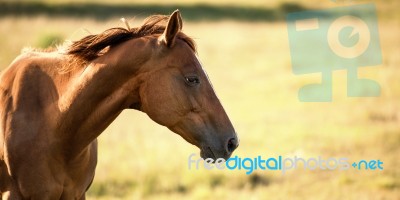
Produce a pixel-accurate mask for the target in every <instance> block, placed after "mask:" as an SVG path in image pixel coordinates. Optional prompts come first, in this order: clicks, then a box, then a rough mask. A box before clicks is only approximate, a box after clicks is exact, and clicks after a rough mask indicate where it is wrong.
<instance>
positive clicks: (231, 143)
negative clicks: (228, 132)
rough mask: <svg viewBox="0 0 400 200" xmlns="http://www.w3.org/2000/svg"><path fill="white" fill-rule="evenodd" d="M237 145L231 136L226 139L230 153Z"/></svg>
mask: <svg viewBox="0 0 400 200" xmlns="http://www.w3.org/2000/svg"><path fill="white" fill-rule="evenodd" d="M237 146H238V143H237V140H236V139H235V138H231V139H229V140H228V146H227V148H228V153H232V152H233V151H234V150H235V149H236V147H237Z"/></svg>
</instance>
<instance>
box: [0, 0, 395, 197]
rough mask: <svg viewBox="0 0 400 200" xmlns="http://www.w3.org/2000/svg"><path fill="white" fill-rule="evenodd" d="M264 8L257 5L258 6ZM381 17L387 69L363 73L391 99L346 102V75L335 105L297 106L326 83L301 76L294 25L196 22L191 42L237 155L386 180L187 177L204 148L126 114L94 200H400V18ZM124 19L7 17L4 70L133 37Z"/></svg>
mask: <svg viewBox="0 0 400 200" xmlns="http://www.w3.org/2000/svg"><path fill="white" fill-rule="evenodd" d="M118 2H122V1H118ZM176 2H177V3H179V1H176ZM235 2H236V3H234V4H237V2H238V1H235ZM254 2H256V1H250V5H260V3H259V2H260V1H257V2H258V4H257V3H254ZM320 2H322V1H320ZM389 2H392V1H389ZM253 3H254V4H253ZM323 5H334V4H333V3H332V2H330V3H326V4H323ZM270 6H275V5H272V4H271V5H270ZM379 6H380V7H387V5H385V4H379ZM182 12H183V16H184V17H185V10H182ZM381 13H382V14H381V15H382V16H383V17H382V18H384V19H385V20H381V21H379V32H380V39H381V48H382V52H383V59H384V60H383V64H382V65H380V66H378V67H371V68H360V75H362V76H364V77H371V78H373V79H374V80H376V81H377V82H378V83H379V84H380V85H381V87H382V95H381V96H380V97H377V98H348V97H346V72H345V71H336V72H334V75H333V76H334V77H333V80H334V101H333V102H330V103H302V102H299V101H298V100H297V91H298V89H299V88H300V87H301V86H303V85H304V84H306V83H310V82H318V80H319V79H320V77H319V74H315V75H306V76H295V75H293V73H292V71H291V63H290V55H289V45H288V36H287V29H286V24H285V22H284V21H278V22H272V23H271V22H251V21H242V22H238V21H235V20H233V19H227V20H222V21H221V20H219V21H200V22H190V21H189V22H185V24H184V32H185V33H187V34H188V35H190V36H192V37H194V38H195V39H196V42H197V44H198V52H199V57H200V60H201V61H202V63H203V66H204V67H205V69H206V70H207V72H208V74H209V76H210V79H211V81H212V83H213V85H214V87H215V90H216V91H217V93H218V95H219V97H220V99H221V101H222V103H223V105H224V107H225V109H226V110H227V113H228V115H229V116H230V118H231V120H232V122H233V124H234V126H235V128H236V130H237V132H238V134H239V137H240V140H241V143H240V147H239V148H238V149H237V150H236V151H235V155H238V156H241V157H252V156H258V155H262V156H265V157H275V156H279V155H282V156H294V155H297V156H302V157H305V158H307V157H316V156H322V157H323V158H328V157H348V158H350V159H354V160H357V159H380V160H382V161H384V167H385V169H384V170H383V171H357V170H348V171H338V170H337V171H322V170H317V171H304V170H301V169H299V170H295V171H291V172H288V173H287V174H285V175H281V173H280V172H275V171H256V172H254V173H253V174H252V175H249V176H248V175H245V171H243V170H241V171H239V170H237V171H233V172H232V171H222V172H221V171H215V170H214V171H206V170H199V171H194V170H188V168H187V158H188V156H189V155H190V154H191V153H198V149H197V148H196V147H194V146H191V145H189V144H188V143H186V142H185V141H184V140H183V139H181V138H180V137H179V136H177V135H176V134H174V133H172V132H170V131H169V130H168V129H166V128H164V127H161V126H159V125H157V124H155V123H154V122H152V121H151V120H150V119H148V117H147V116H146V115H145V114H144V113H140V112H136V111H125V112H123V113H122V115H121V116H120V117H119V118H118V119H117V120H116V121H115V122H114V123H113V124H112V125H111V126H110V127H109V128H108V129H107V130H106V131H105V133H103V134H102V135H101V136H100V142H99V164H98V167H97V171H96V172H97V174H96V178H95V181H94V183H93V185H92V187H91V189H90V190H89V199H135V198H136V199H142V198H146V199H160V198H162V199H179V198H190V199H217V198H222V199H228V198H231V199H310V198H314V199H398V198H400V160H399V155H400V102H399V100H400V80H399V76H400V68H399V66H400V57H399V55H400V38H399V35H400V26H399V18H388V17H387V16H388V15H389V16H390V13H383V12H381ZM124 17H127V18H128V17H129V16H124ZM118 18H119V17H115V18H112V19H105V20H102V21H97V20H93V19H92V18H83V19H79V20H78V19H77V18H65V17H57V18H48V17H46V16H45V15H44V16H35V17H33V18H28V17H16V16H3V17H1V18H0V38H1V40H0V46H1V47H2V48H0V67H1V68H2V69H4V68H5V67H6V66H7V65H8V64H9V63H10V62H11V61H12V59H13V58H14V57H16V56H17V55H18V54H19V51H20V49H21V48H22V47H24V46H33V47H46V46H49V45H51V44H53V43H54V41H57V40H59V41H62V40H64V39H71V40H76V39H79V38H81V37H82V36H84V35H86V34H87V32H88V31H89V32H92V33H98V32H100V31H102V30H104V29H107V28H110V27H114V26H123V24H122V23H121V22H119V21H118ZM380 19H381V18H380ZM184 20H185V19H184ZM140 22H141V19H136V20H135V21H131V24H136V25H138V24H140Z"/></svg>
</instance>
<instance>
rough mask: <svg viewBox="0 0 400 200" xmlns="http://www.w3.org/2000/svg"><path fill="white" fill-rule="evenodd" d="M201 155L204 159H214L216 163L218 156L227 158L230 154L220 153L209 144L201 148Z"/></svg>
mask: <svg viewBox="0 0 400 200" xmlns="http://www.w3.org/2000/svg"><path fill="white" fill-rule="evenodd" d="M200 156H201V158H203V159H207V158H211V159H213V161H212V163H214V162H215V161H216V160H217V159H218V158H223V159H225V160H227V159H228V158H229V157H230V154H229V155H228V154H227V153H222V155H218V154H217V153H216V152H214V151H213V150H212V149H211V147H209V146H207V147H203V148H201V149H200Z"/></svg>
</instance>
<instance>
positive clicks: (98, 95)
mask: <svg viewBox="0 0 400 200" xmlns="http://www.w3.org/2000/svg"><path fill="white" fill-rule="evenodd" d="M132 55H134V54H132ZM137 55H140V53H138V54H137ZM111 56H112V55H111ZM132 59H135V58H132ZM107 60H114V59H107V57H105V58H101V59H100V60H99V59H98V60H97V61H95V62H93V63H91V64H89V65H88V66H87V67H86V68H85V69H83V70H81V71H78V72H77V73H76V74H77V75H76V76H75V78H73V79H71V81H70V83H69V84H68V87H67V89H66V90H65V92H64V94H63V95H62V96H61V98H60V100H59V108H60V111H61V117H60V121H59V124H60V131H61V132H62V133H63V134H64V135H66V137H67V138H66V141H68V143H67V144H66V145H67V146H69V147H68V148H69V151H71V152H72V154H76V153H79V152H80V151H82V150H83V149H85V148H86V147H87V146H88V145H89V144H90V143H91V142H92V141H93V140H94V139H96V137H97V136H99V135H100V134H101V132H103V131H104V129H105V128H107V126H108V125H109V124H110V123H111V122H112V121H113V120H114V119H115V118H116V117H117V116H118V115H119V114H120V113H121V112H122V110H123V109H125V108H128V107H129V105H130V104H131V103H135V101H139V96H138V91H137V90H138V88H139V82H140V78H141V77H140V74H136V73H135V72H134V71H132V72H131V73H127V71H126V70H123V66H115V63H113V62H109V61H107ZM130 67H132V66H130ZM134 67H137V68H138V69H139V68H140V67H141V66H140V65H139V64H137V66H134ZM78 74H79V75H78Z"/></svg>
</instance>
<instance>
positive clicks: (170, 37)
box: [161, 10, 182, 47]
mask: <svg viewBox="0 0 400 200" xmlns="http://www.w3.org/2000/svg"><path fill="white" fill-rule="evenodd" d="M181 30H182V17H181V14H180V12H179V10H175V11H174V12H173V13H172V14H171V16H170V17H169V20H168V25H167V27H166V28H165V30H164V33H163V34H162V36H161V40H162V42H164V44H165V45H166V46H167V47H172V46H173V45H174V43H175V38H176V36H177V35H178V33H179V31H181Z"/></svg>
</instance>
